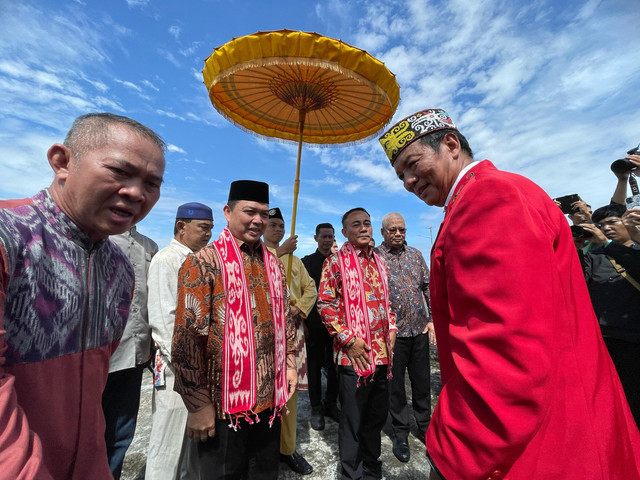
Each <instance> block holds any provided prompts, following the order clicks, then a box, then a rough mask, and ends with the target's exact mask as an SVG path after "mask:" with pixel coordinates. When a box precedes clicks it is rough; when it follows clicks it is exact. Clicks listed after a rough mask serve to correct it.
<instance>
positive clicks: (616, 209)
mask: <svg viewBox="0 0 640 480" xmlns="http://www.w3.org/2000/svg"><path fill="white" fill-rule="evenodd" d="M626 211H627V207H625V206H624V205H620V204H619V203H610V204H609V205H605V206H604V207H600V208H598V209H596V211H595V212H593V214H592V215H591V220H593V221H594V222H595V223H598V222H599V221H601V220H604V219H605V218H609V217H618V218H620V217H622V215H624V212H626Z"/></svg>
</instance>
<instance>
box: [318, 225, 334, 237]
mask: <svg viewBox="0 0 640 480" xmlns="http://www.w3.org/2000/svg"><path fill="white" fill-rule="evenodd" d="M322 228H330V229H331V230H333V232H334V233H335V231H336V229H335V228H333V225H331V224H330V223H319V224H318V225H316V235H317V234H318V233H320V230H321V229H322Z"/></svg>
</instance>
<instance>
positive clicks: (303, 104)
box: [202, 30, 400, 272]
mask: <svg viewBox="0 0 640 480" xmlns="http://www.w3.org/2000/svg"><path fill="white" fill-rule="evenodd" d="M202 74H203V77H204V83H205V85H206V87H207V89H208V91H209V97H210V98H211V102H212V103H213V106H214V107H215V108H216V110H218V112H220V114H222V115H223V116H224V117H225V118H227V119H228V120H229V121H231V122H232V123H234V124H235V125H237V126H239V127H240V128H243V129H244V130H247V131H250V132H252V133H255V134H257V135H258V136H261V137H264V138H267V139H274V137H275V138H277V139H280V140H282V141H285V142H292V143H297V144H298V160H297V164H296V177H295V181H294V188H293V213H292V218H291V235H295V225H296V213H297V206H298V192H299V190H300V158H301V154H302V144H303V143H305V144H308V145H328V144H343V145H345V144H351V143H354V142H363V141H366V140H368V139H370V138H372V137H374V136H375V135H376V134H378V133H380V132H381V130H382V129H383V128H384V126H385V125H386V124H387V123H388V122H389V121H390V120H391V117H392V116H393V114H394V112H395V110H396V107H397V106H398V102H399V101H400V87H399V86H398V83H397V82H396V79H395V75H394V74H393V73H391V72H390V71H389V70H388V69H387V67H385V65H384V64H383V63H382V62H380V61H379V60H377V59H375V58H374V57H373V56H371V55H369V54H368V53H367V52H365V51H364V50H360V49H359V48H355V47H352V46H350V45H348V44H346V43H344V42H342V41H340V40H335V39H333V38H329V37H324V36H322V35H319V34H317V33H310V32H299V31H292V30H278V31H272V32H257V33H254V34H253V35H247V36H244V37H240V38H234V39H233V40H231V41H230V42H228V43H226V44H224V45H222V46H221V47H218V48H216V49H215V50H214V51H213V53H212V54H211V56H209V58H207V60H205V66H204V70H203V71H202ZM290 271H291V263H289V272H290Z"/></svg>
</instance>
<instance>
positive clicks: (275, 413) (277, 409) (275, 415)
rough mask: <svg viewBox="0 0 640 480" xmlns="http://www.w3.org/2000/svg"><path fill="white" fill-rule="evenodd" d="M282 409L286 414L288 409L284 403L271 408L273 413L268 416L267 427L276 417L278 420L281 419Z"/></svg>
mask: <svg viewBox="0 0 640 480" xmlns="http://www.w3.org/2000/svg"><path fill="white" fill-rule="evenodd" d="M283 410H285V414H286V415H289V413H290V411H289V408H287V405H286V404H284V405H282V406H280V407H275V408H274V409H273V413H272V414H271V417H270V418H269V428H271V427H272V426H273V421H274V420H275V419H276V418H279V419H280V421H282V411H283Z"/></svg>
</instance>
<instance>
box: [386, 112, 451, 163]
mask: <svg viewBox="0 0 640 480" xmlns="http://www.w3.org/2000/svg"><path fill="white" fill-rule="evenodd" d="M445 128H452V129H455V130H457V127H456V125H455V124H454V123H453V120H451V117H449V115H448V114H447V112H445V111H444V110H442V109H441V108H428V109H426V110H421V111H420V112H416V113H414V114H413V115H409V116H408V117H407V118H405V119H403V120H400V121H399V122H398V123H396V124H395V125H394V126H393V127H391V128H390V129H389V130H387V131H386V132H385V134H384V135H382V136H381V137H380V139H379V141H380V144H381V145H382V148H383V149H384V151H385V153H386V154H387V157H389V161H390V162H391V165H393V162H394V161H395V160H396V158H397V157H398V155H399V154H400V152H402V150H404V149H405V147H407V146H408V145H410V144H411V143H413V142H414V141H415V140H417V139H418V138H420V137H422V136H423V135H426V134H427V133H431V132H435V131H436V130H443V129H445Z"/></svg>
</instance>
